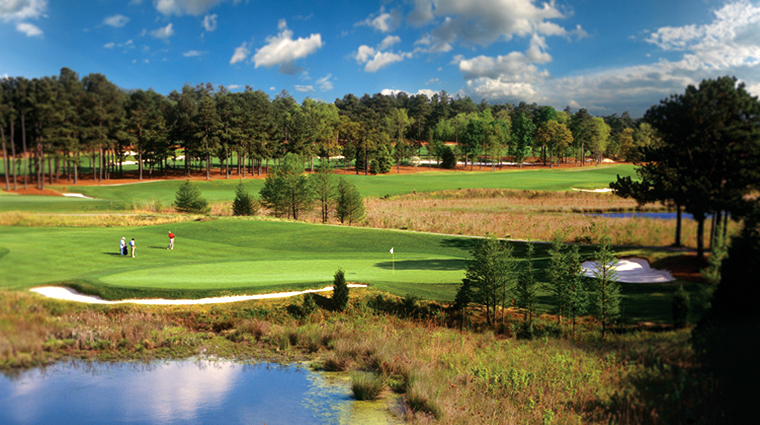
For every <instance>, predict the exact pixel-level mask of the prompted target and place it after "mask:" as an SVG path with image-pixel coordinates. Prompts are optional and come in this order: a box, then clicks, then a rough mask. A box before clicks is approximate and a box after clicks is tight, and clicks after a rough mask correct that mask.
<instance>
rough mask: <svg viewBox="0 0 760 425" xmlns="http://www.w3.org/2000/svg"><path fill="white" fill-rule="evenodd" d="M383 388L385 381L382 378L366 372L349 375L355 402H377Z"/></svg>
mask: <svg viewBox="0 0 760 425" xmlns="http://www.w3.org/2000/svg"><path fill="white" fill-rule="evenodd" d="M384 388H385V380H384V379H383V377H382V376H378V375H374V374H372V373H367V372H354V373H352V374H351V391H352V392H353V393H354V398H355V399H356V400H377V398H378V397H380V393H382V392H383V389H384Z"/></svg>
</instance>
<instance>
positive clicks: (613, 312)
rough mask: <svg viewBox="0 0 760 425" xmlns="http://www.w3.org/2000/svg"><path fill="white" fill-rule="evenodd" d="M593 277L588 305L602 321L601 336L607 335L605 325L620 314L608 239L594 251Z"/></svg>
mask: <svg viewBox="0 0 760 425" xmlns="http://www.w3.org/2000/svg"><path fill="white" fill-rule="evenodd" d="M594 262H595V263H596V265H595V266H596V268H595V269H594V272H593V274H594V279H591V282H590V283H591V285H590V294H589V295H590V297H589V300H590V305H591V312H592V314H593V315H594V316H595V317H596V318H597V319H598V320H599V321H600V322H601V323H602V338H604V337H606V335H607V327H608V326H609V325H610V324H611V323H612V322H613V321H615V320H616V319H617V318H618V317H619V316H620V300H621V293H620V283H619V282H618V281H617V271H616V267H617V263H618V260H617V258H616V257H615V254H614V252H613V251H611V250H610V243H609V240H605V241H604V242H603V243H602V245H600V246H599V248H598V250H597V251H596V252H595V253H594Z"/></svg>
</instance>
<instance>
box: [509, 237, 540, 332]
mask: <svg viewBox="0 0 760 425" xmlns="http://www.w3.org/2000/svg"><path fill="white" fill-rule="evenodd" d="M533 251H534V249H533V243H532V242H528V251H527V253H526V254H525V262H524V263H523V264H522V267H521V268H520V274H519V276H518V277H517V285H516V286H515V291H514V292H515V305H516V306H517V308H518V309H520V311H521V312H522V313H523V323H524V326H525V330H526V331H527V332H528V335H533V316H534V314H535V313H536V296H537V293H538V282H537V281H536V276H535V274H534V272H533Z"/></svg>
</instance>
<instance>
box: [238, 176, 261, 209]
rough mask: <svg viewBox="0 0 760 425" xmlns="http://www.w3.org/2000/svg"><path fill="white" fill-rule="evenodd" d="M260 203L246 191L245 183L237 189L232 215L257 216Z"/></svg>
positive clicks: (241, 182)
mask: <svg viewBox="0 0 760 425" xmlns="http://www.w3.org/2000/svg"><path fill="white" fill-rule="evenodd" d="M258 209H259V208H258V203H257V202H256V200H255V199H254V198H253V197H252V196H251V195H250V194H249V193H248V191H247V190H245V187H244V186H243V181H242V180H241V181H240V183H239V184H238V185H237V187H236V188H235V200H234V201H232V215H255V214H256V212H257V211H258Z"/></svg>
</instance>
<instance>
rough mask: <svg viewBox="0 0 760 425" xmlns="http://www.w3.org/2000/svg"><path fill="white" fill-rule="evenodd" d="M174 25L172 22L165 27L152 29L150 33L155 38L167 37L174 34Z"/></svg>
mask: <svg viewBox="0 0 760 425" xmlns="http://www.w3.org/2000/svg"><path fill="white" fill-rule="evenodd" d="M172 26H173V24H172V23H171V22H170V23H169V24H168V25H167V26H165V27H162V28H159V29H155V30H153V31H151V32H150V35H152V36H153V37H155V38H161V39H167V38H169V37H171V36H173V35H174V29H173V28H172Z"/></svg>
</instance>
